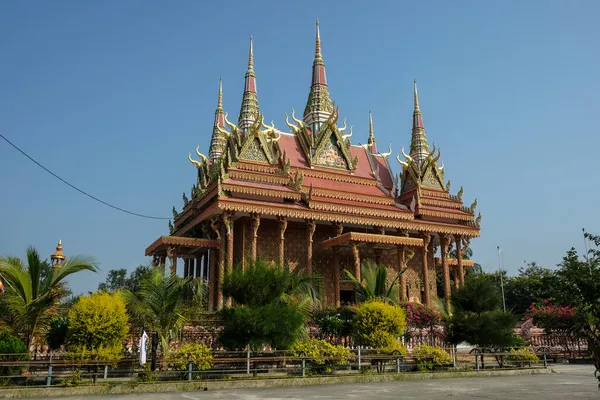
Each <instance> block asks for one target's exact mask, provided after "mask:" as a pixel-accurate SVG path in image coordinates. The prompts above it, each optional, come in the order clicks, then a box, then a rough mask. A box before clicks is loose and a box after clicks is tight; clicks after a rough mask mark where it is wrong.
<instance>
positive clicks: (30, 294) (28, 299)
mask: <svg viewBox="0 0 600 400" xmlns="http://www.w3.org/2000/svg"><path fill="white" fill-rule="evenodd" d="M97 270H98V269H97V267H96V265H95V263H94V261H93V259H91V258H89V257H84V256H73V257H70V258H69V259H67V261H66V262H65V263H64V264H62V265H61V266H60V267H56V268H49V266H48V263H46V262H43V261H42V260H41V259H40V257H39V254H38V252H37V250H35V249H34V248H33V247H29V248H28V249H27V264H25V263H24V262H23V261H22V260H21V259H19V258H18V257H11V256H9V257H0V274H1V275H2V276H3V278H4V279H5V280H6V282H7V284H8V285H7V286H8V287H7V290H6V294H5V296H6V299H5V301H6V302H5V306H6V310H7V312H8V314H9V318H10V320H11V326H12V327H13V330H14V331H15V332H16V333H18V334H19V335H20V336H21V337H22V338H23V339H24V341H25V344H26V346H27V348H29V346H30V344H31V342H32V341H33V338H34V337H38V336H39V335H44V334H45V332H46V330H47V328H48V326H49V324H50V320H51V318H52V317H54V316H56V315H57V308H58V306H59V303H60V300H61V299H62V298H64V297H65V296H66V295H67V294H68V293H69V292H68V290H67V286H66V282H65V279H66V278H67V277H68V276H70V275H72V274H75V273H78V272H81V271H93V272H97Z"/></svg>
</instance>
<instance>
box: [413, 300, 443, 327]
mask: <svg viewBox="0 0 600 400" xmlns="http://www.w3.org/2000/svg"><path fill="white" fill-rule="evenodd" d="M404 308H405V309H406V324H407V325H408V326H409V327H411V328H416V329H425V328H431V327H433V326H436V325H439V324H441V322H442V314H441V313H440V312H439V310H437V309H436V308H431V307H427V306H426V305H424V304H421V303H415V302H408V303H406V304H405V305H404Z"/></svg>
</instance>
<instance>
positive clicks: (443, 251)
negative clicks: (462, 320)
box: [440, 236, 452, 313]
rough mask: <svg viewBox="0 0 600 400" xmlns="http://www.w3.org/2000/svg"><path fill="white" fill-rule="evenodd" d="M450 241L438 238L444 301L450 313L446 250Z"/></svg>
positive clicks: (447, 238) (446, 237)
mask: <svg viewBox="0 0 600 400" xmlns="http://www.w3.org/2000/svg"><path fill="white" fill-rule="evenodd" d="M451 245H452V241H451V240H450V238H449V237H448V236H440V252H441V255H442V275H443V277H444V301H445V303H446V311H447V312H448V313H450V296H451V290H450V268H449V267H448V250H450V246H451Z"/></svg>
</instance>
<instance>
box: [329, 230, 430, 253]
mask: <svg viewBox="0 0 600 400" xmlns="http://www.w3.org/2000/svg"><path fill="white" fill-rule="evenodd" d="M352 242H360V243H374V244H388V245H396V246H415V247H423V239H420V238H412V237H405V236H392V235H378V234H375V233H362V232H348V233H344V234H342V235H340V236H336V237H334V238H331V239H326V240H323V241H322V242H321V248H322V249H329V248H331V247H334V246H341V245H344V244H347V243H352Z"/></svg>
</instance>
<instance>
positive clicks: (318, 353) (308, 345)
mask: <svg viewBox="0 0 600 400" xmlns="http://www.w3.org/2000/svg"><path fill="white" fill-rule="evenodd" d="M292 355H294V356H295V357H302V356H305V357H307V358H311V360H307V364H308V366H309V368H310V370H311V371H314V372H316V373H330V372H331V371H332V370H333V368H334V367H336V366H339V365H347V364H349V363H350V361H351V360H353V359H354V354H353V353H352V352H351V351H350V349H347V348H345V347H344V346H342V345H333V344H331V343H328V342H326V341H324V340H318V339H308V340H304V341H302V342H298V343H296V344H295V345H294V347H292Z"/></svg>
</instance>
